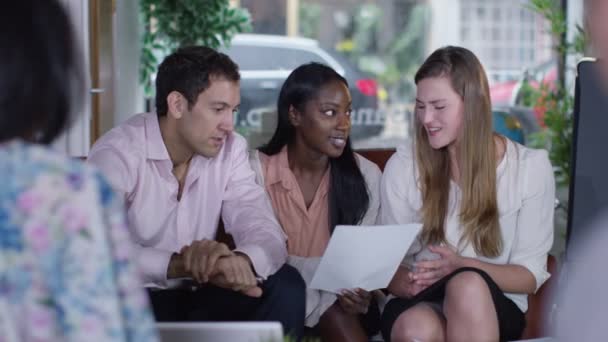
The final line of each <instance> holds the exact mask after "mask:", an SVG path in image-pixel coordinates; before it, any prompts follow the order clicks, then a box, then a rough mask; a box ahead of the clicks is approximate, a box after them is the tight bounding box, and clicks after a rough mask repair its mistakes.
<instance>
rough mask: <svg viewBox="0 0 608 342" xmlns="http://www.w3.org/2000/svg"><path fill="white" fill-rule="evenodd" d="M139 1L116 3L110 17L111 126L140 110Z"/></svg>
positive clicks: (121, 0)
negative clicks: (111, 26)
mask: <svg viewBox="0 0 608 342" xmlns="http://www.w3.org/2000/svg"><path fill="white" fill-rule="evenodd" d="M140 27H141V25H140V18H139V1H135V0H116V12H115V15H114V71H115V75H114V101H115V103H114V109H115V113H114V126H116V125H117V124H119V123H121V122H122V121H124V120H126V119H128V118H129V117H130V116H132V115H133V114H137V113H140V112H142V111H143V110H144V100H143V88H142V87H141V86H140V85H139V56H140V48H141V44H140V35H141V32H140V31H141V30H140Z"/></svg>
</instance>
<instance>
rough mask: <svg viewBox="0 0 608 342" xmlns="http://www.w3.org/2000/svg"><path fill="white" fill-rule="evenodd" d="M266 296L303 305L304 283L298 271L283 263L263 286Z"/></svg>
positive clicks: (304, 300) (304, 299) (304, 295)
mask: <svg viewBox="0 0 608 342" xmlns="http://www.w3.org/2000/svg"><path fill="white" fill-rule="evenodd" d="M264 290H265V292H268V293H267V295H268V296H272V297H273V298H277V299H278V300H279V301H285V302H290V303H292V304H294V305H300V306H304V305H305V303H306V283H305V282H304V279H302V276H301V275H300V272H298V270H296V269H295V268H293V267H292V266H289V265H283V267H281V268H280V269H279V270H278V271H277V272H276V273H275V274H274V275H272V276H271V278H269V279H268V284H267V286H265V288H264Z"/></svg>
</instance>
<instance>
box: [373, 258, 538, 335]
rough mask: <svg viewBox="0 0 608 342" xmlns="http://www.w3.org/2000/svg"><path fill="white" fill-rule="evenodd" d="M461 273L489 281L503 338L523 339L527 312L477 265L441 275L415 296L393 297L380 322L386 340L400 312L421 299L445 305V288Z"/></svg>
mask: <svg viewBox="0 0 608 342" xmlns="http://www.w3.org/2000/svg"><path fill="white" fill-rule="evenodd" d="M461 272H475V273H478V274H479V275H480V276H481V277H482V278H483V279H484V280H485V281H486V283H487V285H488V288H489V289H490V293H491V295H492V300H493V302H494V307H495V308H496V315H497V318H498V329H499V333H500V340H501V341H510V340H518V339H520V338H521V335H522V333H523V331H524V328H525V327H526V318H525V315H524V313H523V312H522V311H521V310H520V309H519V307H517V305H516V304H515V303H514V302H513V301H512V300H510V299H509V298H507V297H506V296H505V295H504V293H503V292H502V291H501V290H500V288H499V287H498V285H496V283H495V282H494V280H492V278H491V277H490V276H489V275H488V274H487V273H486V272H484V271H482V270H480V269H477V268H471V267H464V268H460V269H457V270H456V271H454V272H452V273H451V274H448V275H447V276H445V277H443V278H441V279H440V280H438V281H437V282H436V283H434V284H433V285H431V286H429V287H428V288H426V289H425V290H424V291H422V292H420V293H419V294H417V295H416V296H414V297H412V298H407V299H404V298H394V299H392V300H390V301H389V302H388V303H386V306H385V307H384V312H383V313H382V321H381V330H382V337H383V338H384V340H385V341H390V338H391V329H392V328H393V324H394V323H395V321H396V320H397V317H399V315H401V314H402V313H403V312H404V311H406V310H407V309H409V308H411V307H413V306H414V305H416V304H419V303H422V302H427V303H433V304H438V305H442V304H443V298H444V297H445V287H446V284H447V282H448V281H449V280H450V279H451V278H452V277H453V276H454V275H456V274H458V273H461Z"/></svg>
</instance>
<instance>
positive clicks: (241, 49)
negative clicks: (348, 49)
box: [227, 45, 327, 71]
mask: <svg viewBox="0 0 608 342" xmlns="http://www.w3.org/2000/svg"><path fill="white" fill-rule="evenodd" d="M227 54H228V55H229V56H230V57H232V58H233V59H234V60H235V62H236V63H237V64H238V65H239V68H240V69H241V70H242V71H260V70H293V69H295V68H297V67H298V66H299V65H302V64H304V63H309V62H320V63H325V64H327V61H325V60H324V59H323V58H322V57H321V56H319V55H318V54H316V53H314V52H310V51H306V50H302V49H300V48H297V47H295V48H289V47H275V46H260V45H233V46H232V47H230V48H229V49H228V50H227Z"/></svg>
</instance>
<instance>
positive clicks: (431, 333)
mask: <svg viewBox="0 0 608 342" xmlns="http://www.w3.org/2000/svg"><path fill="white" fill-rule="evenodd" d="M443 340H444V327H443V322H442V318H441V317H439V314H438V313H436V312H435V311H434V310H433V309H432V308H431V307H429V306H428V305H426V304H418V305H416V306H414V307H413V308H410V309H408V310H407V311H405V312H403V313H402V314H401V315H399V317H398V318H397V320H396V321H395V323H394V324H393V328H392V330H391V341H394V342H414V341H443Z"/></svg>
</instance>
